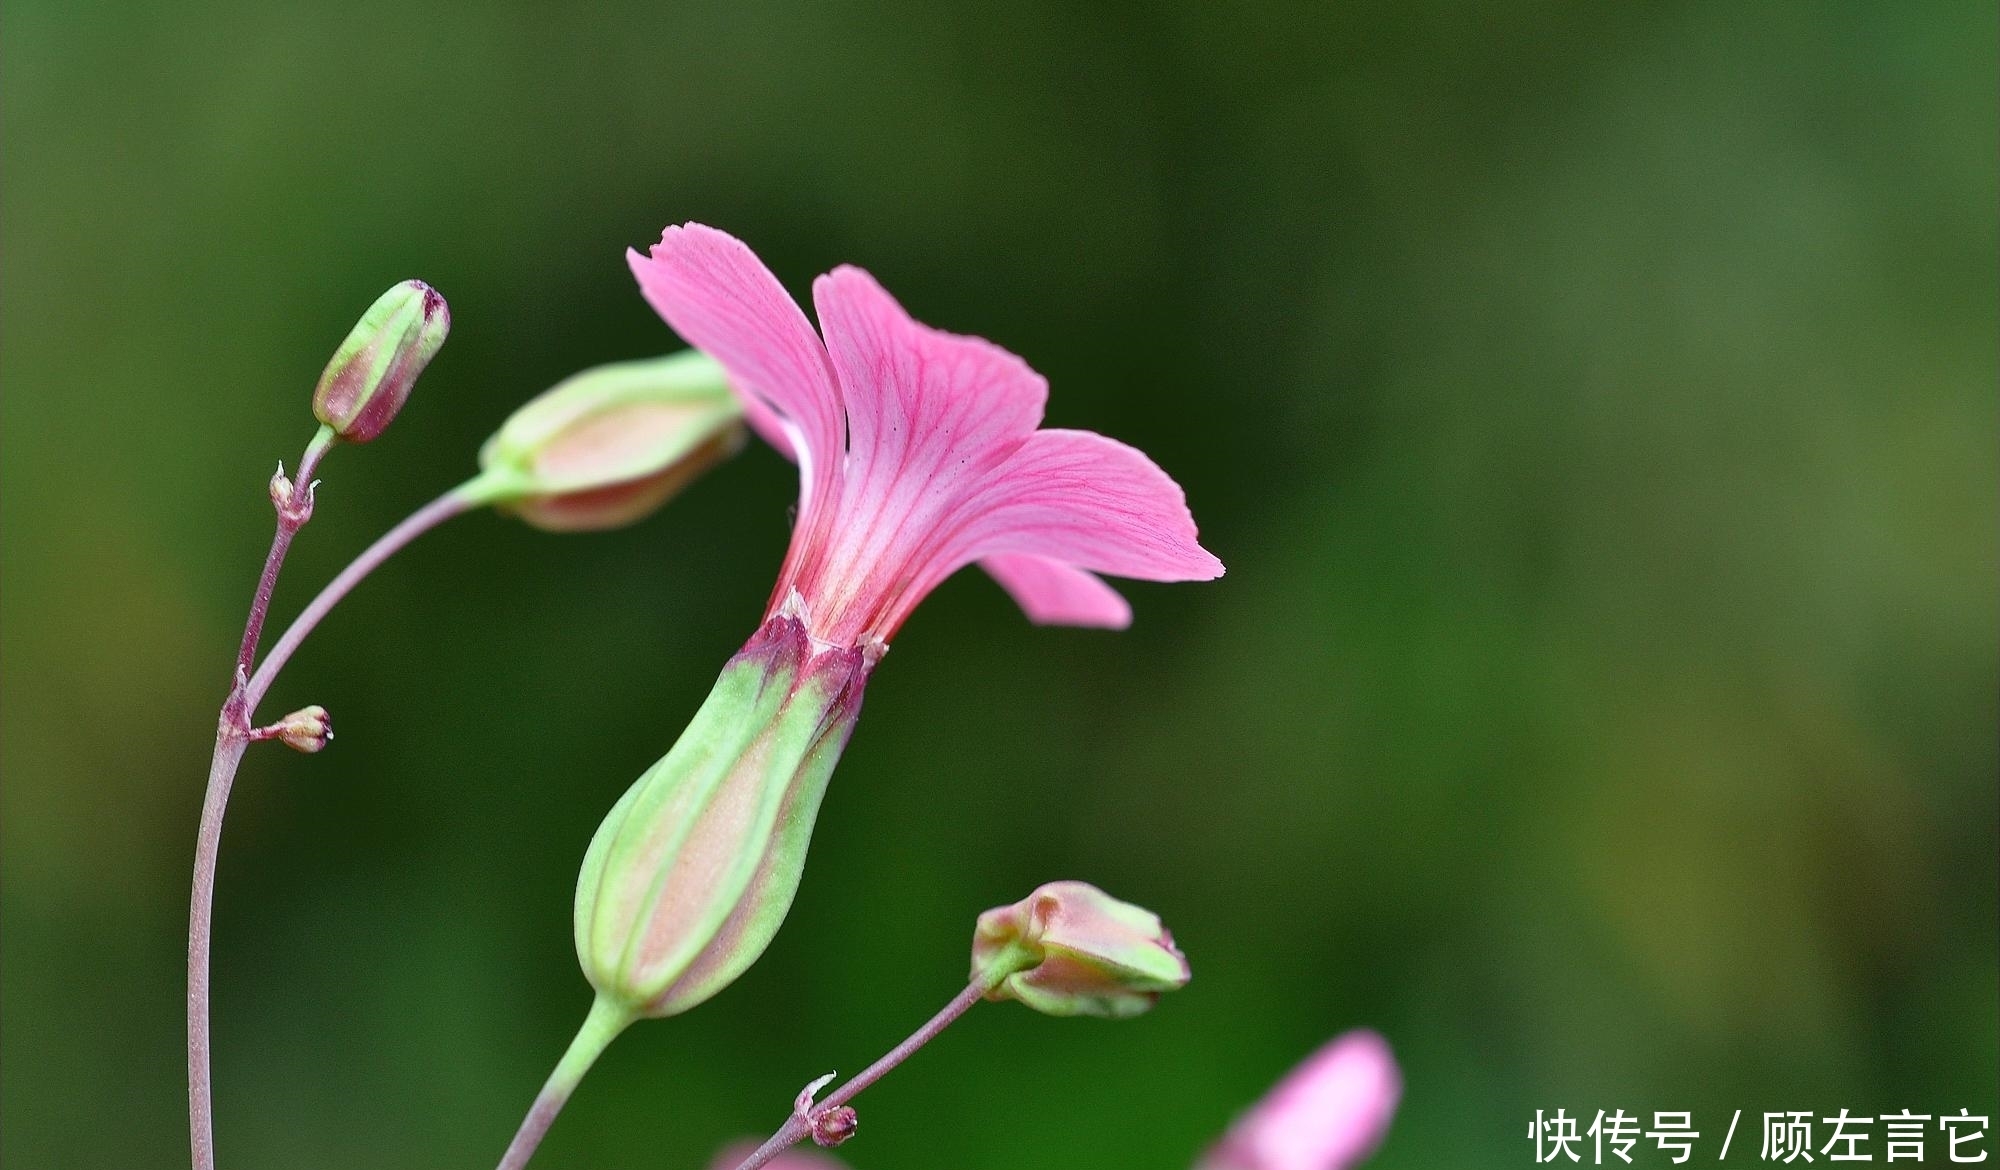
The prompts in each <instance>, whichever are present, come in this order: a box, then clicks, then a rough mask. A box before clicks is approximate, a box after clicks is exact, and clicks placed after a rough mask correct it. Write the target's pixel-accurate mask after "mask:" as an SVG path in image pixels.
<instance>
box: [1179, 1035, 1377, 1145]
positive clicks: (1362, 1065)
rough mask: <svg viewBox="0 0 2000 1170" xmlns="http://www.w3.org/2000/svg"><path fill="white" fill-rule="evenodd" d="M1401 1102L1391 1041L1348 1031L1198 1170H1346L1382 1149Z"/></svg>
mask: <svg viewBox="0 0 2000 1170" xmlns="http://www.w3.org/2000/svg"><path fill="white" fill-rule="evenodd" d="M1402 1095H1403V1077H1402V1074H1401V1073H1400V1072H1399V1071H1398V1070H1397V1068H1396V1058H1395V1056H1394V1055H1393V1054H1392V1053H1391V1052H1390V1051H1389V1043H1388V1041H1386V1040H1384V1039H1382V1037H1381V1036H1379V1035H1377V1034H1376V1033H1374V1032H1371V1031H1368V1030H1366V1029H1362V1030H1358V1031H1353V1032H1349V1033H1347V1034H1345V1035H1343V1036H1340V1037H1337V1038H1336V1039H1334V1040H1333V1041H1332V1042H1330V1043H1328V1044H1327V1045H1326V1046H1324V1047H1322V1048H1321V1049H1320V1050H1319V1051H1318V1052H1315V1053H1313V1054H1312V1055H1311V1056H1309V1057H1307V1058H1306V1059H1305V1061H1304V1062H1303V1063H1301V1064H1300V1065H1299V1066H1298V1067H1297V1068H1294V1069H1293V1070H1292V1071H1291V1072H1289V1073H1287V1074H1286V1075H1285V1079H1284V1080H1281V1081H1279V1082H1278V1083H1277V1085H1276V1087H1274V1088H1273V1089H1272V1090H1271V1091H1270V1092H1269V1093H1267V1094H1265V1095H1264V1099H1263V1100H1261V1101H1259V1102H1257V1104H1255V1105H1253V1106H1251V1108H1250V1110H1249V1111H1248V1112H1247V1113H1245V1114H1243V1116H1241V1117H1239V1118H1237V1119H1236V1122H1235V1124H1233V1125H1231V1126H1230V1127H1229V1132H1228V1133H1227V1134H1226V1135H1224V1136H1223V1139H1222V1141H1221V1143H1220V1144H1218V1145H1217V1146H1216V1147H1215V1149H1213V1150H1211V1151H1209V1153H1208V1154H1207V1156H1206V1157H1204V1158H1203V1159H1202V1161H1201V1167H1200V1170H1346V1168H1347V1167H1349V1166H1355V1165H1358V1164H1360V1163H1361V1162H1362V1161H1363V1160H1365V1159H1366V1158H1367V1157H1368V1156H1369V1155H1370V1154H1372V1153H1374V1152H1375V1147H1376V1146H1378V1145H1380V1144H1381V1142H1382V1137H1383V1135H1384V1134H1386V1133H1387V1132H1388V1130H1389V1120H1390V1118H1392V1117H1394V1116H1395V1114H1396V1102H1397V1101H1398V1100H1399V1099H1400V1098H1401V1097H1402Z"/></svg>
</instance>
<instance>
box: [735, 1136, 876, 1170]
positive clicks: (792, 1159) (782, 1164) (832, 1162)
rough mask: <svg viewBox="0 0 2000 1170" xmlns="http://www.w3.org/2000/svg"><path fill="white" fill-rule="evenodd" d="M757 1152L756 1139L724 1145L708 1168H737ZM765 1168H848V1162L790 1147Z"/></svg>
mask: <svg viewBox="0 0 2000 1170" xmlns="http://www.w3.org/2000/svg"><path fill="white" fill-rule="evenodd" d="M756 1152H757V1143H756V1142H754V1141H749V1140H745V1141H740V1142H737V1143H735V1144H734V1145H728V1146H724V1147H723V1148H722V1149H721V1150H719V1151H717V1152H716V1155H715V1161H713V1162H710V1163H709V1164H708V1170H736V1168H737V1167H738V1166H741V1165H742V1164H743V1162H744V1160H745V1159H747V1158H748V1157H749V1156H750V1155H752V1154H754V1153H756ZM764 1168H765V1170H847V1163H845V1162H843V1161H841V1160H840V1159H839V1158H836V1157H833V1156H832V1155H831V1154H821V1153H817V1152H815V1151H813V1150H801V1149H796V1148H794V1149H790V1150H786V1151H785V1152H784V1153H782V1154H779V1155H778V1156H777V1157H775V1158H773V1159H771V1160H770V1161H768V1162H766V1163H764Z"/></svg>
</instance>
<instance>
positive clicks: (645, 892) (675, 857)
mask: <svg viewBox="0 0 2000 1170" xmlns="http://www.w3.org/2000/svg"><path fill="white" fill-rule="evenodd" d="M872 664H873V660H872V659H870V658H869V657H867V656H866V655H864V654H863V653H862V652H861V651H859V650H818V649H816V648H815V647H814V646H813V644H812V642H811V641H810V639H808V638H807V637H806V632H805V627H804V626H802V625H801V624H800V623H799V622H798V621H797V620H796V619H794V618H790V617H782V616H781V617H774V618H772V619H771V620H770V621H768V622H766V623H765V624H764V626H763V628H762V629H760V630H759V631H758V632H757V634H756V635H755V636H754V637H752V638H751V640H750V642H749V643H748V644H747V645H745V646H744V647H743V649H742V650H741V651H740V652H738V654H737V655H736V657H734V658H732V659H730V661H729V664H728V665H727V666H725V667H724V668H723V671H722V677H721V678H720V679H718V680H717V681H716V684H715V689H714V691H712V692H711V693H710V694H709V697H708V701H707V702H705V703H703V704H702V706H701V709H700V710H699V711H697V712H695V716H694V720H693V722H691V723H690V724H688V728H687V730H686V731H685V732H683V733H682V734H681V738H680V741H679V742H678V743H676V744H675V745H674V746H673V749H672V750H670V751H669V752H668V753H667V754H666V756H665V757H664V758H662V759H661V760H660V761H659V762H658V763H656V764H654V765H653V766H652V767H651V768H649V769H647V771H646V774H645V775H643V776H641V777H640V778H639V780H638V782H637V783H635V784H633V786H632V787H631V788H630V789H628V790H626V793H625V795H624V796H623V797H621V798H620V799H619V801H618V803H617V805H615V806H614V807H613V808H612V810H611V813H610V815H609V816H607V817H606V818H605V819H604V823H603V824H602V825H600V826H599V827H598V830H597V835H596V836H595V837H593V838H592V839H591V842H590V849H589V850H588V852H586V853H585V854H584V859H583V872H582V874H581V875H580V876H579V877H578V878H577V885H576V919H575V925H576V953H577V958H578V960H579V961H580V962H581V963H582V965H583V973H584V975H585V977H586V978H588V979H589V980H590V984H591V986H592V987H594V988H596V989H597V993H598V997H599V998H600V999H601V1000H603V1001H606V1002H610V1003H613V1004H616V1005H618V1006H620V1007H622V1008H623V1009H625V1010H626V1011H627V1012H629V1013H630V1014H631V1015H633V1016H671V1015H675V1014H677V1013H679V1012H683V1011H686V1010H687V1009H688V1008H691V1007H693V1006H694V1005H696V1004H698V1003H701V1002H702V1001H703V1000H706V999H707V998H708V997H709V996H712V995H714V994H715V993H716V992H718V991H721V990H722V989H723V988H724V987H727V986H728V985H729V984H730V983H731V982H733V981H734V980H735V979H736V977H737V976H738V975H741V974H742V973H743V972H744V971H745V970H747V969H748V968H749V966H750V964H751V963H754V962H756V961H757V957H758V956H759V955H761V954H763V953H764V948H765V947H766V946H769V945H770V942H771V939H772V937H773V936H774V935H776V934H777V932H778V927H779V926H780V925H781V924H782V923H783V922H784V920H785V913H786V912H787V911H788V910H790V909H791V905H792V895H793V894H794V893H796V892H797V891H798V885H799V877H800V874H801V873H802V872H803V870H804V868H805V860H806V849H807V846H808V845H809V844H810V843H811V840H812V827H813V821H814V819H815V818H816V817H817V815H818V813H819V802H820V797H822V796H823V795H825V793H826V783H827V780H828V779H829V778H831V776H832V775H833V767H834V764H835V763H836V762H838V760H839V759H840V753H841V749H842V748H843V747H845V746H846V743H847V737H848V735H849V734H850V733H851V732H852V731H853V730H854V722H855V720H856V718H857V717H858V716H859V715H860V712H861V693H862V688H863V686H864V685H865V683H866V679H867V675H868V670H869V668H870V667H871V666H872ZM822 1083H823V1082H822ZM815 1087H816V1086H815ZM812 1091H814V1090H812V1089H808V1090H807V1095H808V1098H809V1096H810V1093H811V1092H812Z"/></svg>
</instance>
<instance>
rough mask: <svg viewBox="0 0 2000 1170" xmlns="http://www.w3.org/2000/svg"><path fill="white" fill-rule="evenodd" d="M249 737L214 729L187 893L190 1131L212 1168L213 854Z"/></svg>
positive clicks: (202, 1164)
mask: <svg viewBox="0 0 2000 1170" xmlns="http://www.w3.org/2000/svg"><path fill="white" fill-rule="evenodd" d="M249 746H250V741H249V740H248V739H246V738H244V737H243V736H241V735H237V734H234V733H233V732H232V729H231V728H230V727H229V726H228V724H227V723H224V724H223V726H222V727H221V728H220V729H218V730H217V731H216V733H215V756H214V758H213V759H212V760H210V762H209V765H208V794H207V795H206V796H205V797H203V799H202V804H201V828H200V829H199V830H198V831H197V833H196V836H195V846H194V892H193V893H192V894H191V895H190V896H189V899H188V988H187V996H188V1002H187V1018H188V1135H189V1141H190V1143H191V1145H192V1147H193V1158H194V1167H195V1170H214V1166H215V1122H214V1112H213V1109H212V1106H211V1089H210V1085H209V1074H208V1069H209V1059H208V940H209V933H210V923H209V916H210V913H211V911H212V909H213V907H214V905H215V856H216V850H217V848H218V847H219V846H220V845H221V844H222V813H223V809H224V808H226V807H227V806H228V804H229V789H230V786H231V785H232V784H233V783H234V782H235V780H236V766H237V765H238V764H239V763H241V762H242V760H243V750H244V749H245V748H247V747H249Z"/></svg>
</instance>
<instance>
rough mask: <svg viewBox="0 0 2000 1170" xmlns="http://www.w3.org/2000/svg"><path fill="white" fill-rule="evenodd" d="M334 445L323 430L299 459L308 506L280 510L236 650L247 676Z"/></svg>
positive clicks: (301, 491) (300, 488)
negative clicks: (317, 475) (280, 575)
mask: <svg viewBox="0 0 2000 1170" xmlns="http://www.w3.org/2000/svg"><path fill="white" fill-rule="evenodd" d="M333 443H334V435H333V431H332V430H331V429H330V428H327V427H321V428H320V429H319V432H318V433H317V434H315V435H314V436H313V437H312V442H310V443H307V444H306V450H305V454H303V455H301V456H299V471H298V478H297V479H295V480H294V481H293V490H294V491H295V492H296V493H298V496H299V498H300V499H302V500H305V501H307V503H306V504H305V506H304V507H303V508H287V507H280V508H279V509H278V530H277V532H276V533H275V534H274V535H272V537H271V551H270V552H269V553H267V554H265V557H264V572H263V573H262V574H261V575H260V576H259V577H258V578H257V592H256V593H254V594H252V595H251V597H250V616H249V617H248V618H247V619H245V621H244V623H243V642H242V644H241V645H239V646H238V647H237V648H236V669H237V670H239V671H242V672H243V673H245V674H248V673H249V672H250V664H251V663H253V662H255V661H256V660H257V639H258V638H259V637H260V636H261V635H262V634H263V632H264V618H265V617H266V615H268V614H269V613H270V612H271V594H272V593H273V592H275V591H276V590H277V588H278V570H280V569H282V568H284V566H285V554H286V553H288V552H290V551H291V548H292V538H293V537H294V536H297V535H298V534H299V529H301V528H303V527H305V523H306V521H307V520H309V519H311V518H312V505H311V503H310V501H311V500H312V493H313V487H312V477H313V472H315V471H317V470H319V461H320V459H321V458H323V457H324V456H325V455H326V453H327V452H328V451H329V450H331V449H332V447H333ZM282 470H283V469H282V468H281V469H280V471H282Z"/></svg>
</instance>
